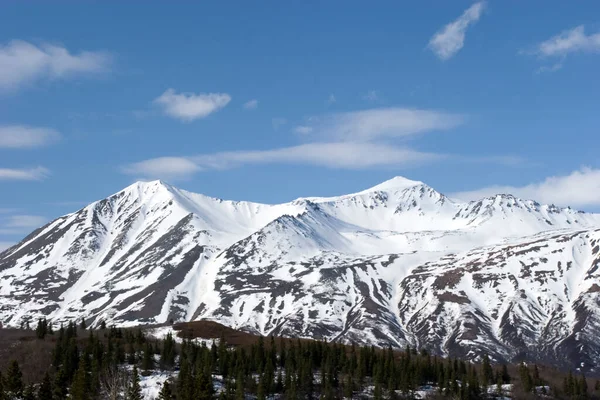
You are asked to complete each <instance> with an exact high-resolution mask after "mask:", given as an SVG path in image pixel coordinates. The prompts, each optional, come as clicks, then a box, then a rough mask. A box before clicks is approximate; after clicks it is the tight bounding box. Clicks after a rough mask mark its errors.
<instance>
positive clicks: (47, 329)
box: [35, 318, 52, 339]
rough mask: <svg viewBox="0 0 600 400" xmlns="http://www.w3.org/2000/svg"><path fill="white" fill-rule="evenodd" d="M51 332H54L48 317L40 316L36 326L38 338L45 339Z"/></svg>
mask: <svg viewBox="0 0 600 400" xmlns="http://www.w3.org/2000/svg"><path fill="white" fill-rule="evenodd" d="M49 333H52V327H51V326H49V325H48V321H47V320H46V318H40V319H39V320H38V323H37V326H36V328H35V335H36V336H37V338H38V339H43V338H45V337H46V335H47V334H49Z"/></svg>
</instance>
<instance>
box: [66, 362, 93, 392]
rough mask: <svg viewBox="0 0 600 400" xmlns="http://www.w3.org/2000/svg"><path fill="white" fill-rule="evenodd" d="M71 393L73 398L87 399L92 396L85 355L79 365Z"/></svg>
mask: <svg viewBox="0 0 600 400" xmlns="http://www.w3.org/2000/svg"><path fill="white" fill-rule="evenodd" d="M70 394H71V398H72V399H73V400H87V399H89V398H90V380H89V376H88V372H87V361H86V359H85V357H82V358H81V360H80V362H79V367H78V368H77V372H75V376H74V378H73V383H72V384H71V392H70Z"/></svg>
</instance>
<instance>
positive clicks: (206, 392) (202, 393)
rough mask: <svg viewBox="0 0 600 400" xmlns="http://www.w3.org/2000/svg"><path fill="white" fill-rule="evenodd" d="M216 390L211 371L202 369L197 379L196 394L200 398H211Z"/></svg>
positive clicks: (204, 399)
mask: <svg viewBox="0 0 600 400" xmlns="http://www.w3.org/2000/svg"><path fill="white" fill-rule="evenodd" d="M214 392H215V389H214V387H213V383H212V377H211V375H210V373H209V372H207V371H205V370H201V371H199V372H198V377H197V379H196V396H195V399H198V400H210V399H212V396H213V394H214Z"/></svg>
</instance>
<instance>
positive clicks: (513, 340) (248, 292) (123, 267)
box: [0, 177, 600, 363]
mask: <svg viewBox="0 0 600 400" xmlns="http://www.w3.org/2000/svg"><path fill="white" fill-rule="evenodd" d="M599 227H600V216H599V215H596V214H585V213H581V212H577V211H575V210H572V209H570V208H557V207H554V206H546V205H540V204H538V203H536V202H534V201H528V200H527V201H526V200H521V199H518V198H515V197H513V196H510V195H497V196H494V197H490V198H486V199H482V200H480V201H476V202H471V203H461V202H459V201H456V200H453V199H450V198H448V197H446V196H444V195H443V194H441V193H438V192H436V191H435V190H434V189H432V188H430V187H429V186H427V185H425V184H423V183H421V182H416V181H410V180H407V179H405V178H401V177H397V178H394V179H391V180H389V181H386V182H384V183H382V184H380V185H377V186H375V187H373V188H371V189H367V190H365V191H362V192H359V193H355V194H350V195H344V196H339V197H332V198H315V197H312V198H304V199H298V200H296V201H293V202H290V203H285V204H279V205H265V204H257V203H251V202H234V201H224V200H220V199H214V198H210V197H207V196H203V195H199V194H194V193H190V192H186V191H183V190H179V189H177V188H174V187H172V186H169V185H167V184H165V183H163V182H160V181H153V182H147V183H141V182H139V183H136V184H133V185H131V186H129V187H127V188H125V189H124V190H122V191H121V192H118V193H116V194H114V195H112V196H109V197H108V198H106V199H104V200H101V201H98V202H95V203H92V204H90V205H89V206H87V207H85V208H83V209H81V210H79V211H77V212H75V213H72V214H69V215H66V216H63V217H60V218H58V219H56V220H54V221H52V222H51V223H49V224H48V225H46V226H44V227H42V228H40V229H38V230H37V231H35V232H33V233H32V234H30V235H29V236H28V237H27V238H25V239H24V240H23V241H22V242H21V243H19V244H17V245H16V246H14V247H12V248H10V249H8V250H6V251H5V252H3V253H1V254H0V321H1V322H3V323H4V324H14V325H17V324H20V323H21V322H22V321H23V320H25V319H26V318H35V317H37V316H38V315H45V316H47V317H49V318H51V319H55V320H64V319H69V318H80V317H85V318H87V319H88V320H89V322H90V323H92V324H97V323H99V321H100V320H109V321H114V322H117V323H119V324H129V325H133V324H139V323H161V322H165V321H168V320H170V319H173V320H190V319H197V318H208V319H215V320H218V321H220V322H222V323H225V324H228V325H231V326H234V327H238V328H243V329H247V330H251V331H254V332H260V333H264V334H269V333H280V334H284V335H289V336H310V337H323V338H328V339H339V340H356V341H362V342H368V343H376V344H381V345H385V344H388V343H390V344H393V345H397V346H403V345H405V344H407V343H410V344H414V345H419V346H427V347H430V348H432V349H434V350H435V351H436V352H438V353H449V354H451V355H456V354H461V355H472V354H475V355H476V354H479V353H481V351H483V350H484V349H487V350H492V349H493V352H492V353H493V354H495V355H496V357H498V358H514V357H518V356H522V355H525V356H526V357H528V358H539V359H548V360H553V361H559V360H560V359H561V357H562V358H563V359H564V357H565V355H570V356H571V359H573V360H576V361H578V362H579V361H584V362H586V363H589V362H591V360H599V359H600V346H596V345H595V344H594V343H593V340H591V339H590V338H592V337H593V335H594V334H596V333H597V331H596V328H595V327H596V326H598V322H597V318H598V317H597V315H596V313H595V311H593V308H594V307H597V305H598V303H597V301H598V300H597V297H596V296H597V295H596V294H595V293H596V291H595V290H596V289H595V288H600V281H599V279H598V277H597V275H596V274H595V270H593V269H594V268H595V267H594V266H595V265H596V264H594V262H596V263H597V261H598V260H597V257H598V255H597V253H598V238H597V236H598V232H597V231H596V230H594V229H595V228H599ZM529 248H534V249H535V250H531V249H530V250H526V249H529ZM547 253H548V254H547ZM532 257H533V258H532ZM535 257H537V258H535ZM542 260H547V261H542ZM594 260H595V261H594ZM542 266H543V267H544V268H545V269H543V268H542ZM540 268H542V269H540ZM590 271H592V272H590ZM590 274H591V275H590ZM482 276H484V277H485V279H484V278H482ZM542 277H545V278H544V279H546V281H544V284H541V283H540V279H542ZM586 277H587V278H586ZM595 284H597V285H596V286H594V285H595ZM515 285H516V286H515ZM599 291H600V289H599ZM590 310H592V311H590ZM531 349H535V350H534V351H533V353H531ZM524 352H525V353H524ZM586 357H587V358H586Z"/></svg>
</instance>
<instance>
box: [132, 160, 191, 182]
mask: <svg viewBox="0 0 600 400" xmlns="http://www.w3.org/2000/svg"><path fill="white" fill-rule="evenodd" d="M200 170H201V168H200V166H198V165H197V164H196V163H194V162H193V161H191V160H189V159H187V158H184V157H158V158H152V159H149V160H145V161H141V162H138V163H133V164H129V165H127V166H125V167H123V168H122V172H124V173H126V174H128V175H134V176H137V177H151V178H163V179H186V178H189V177H190V176H191V175H193V174H194V173H195V172H198V171H200Z"/></svg>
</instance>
